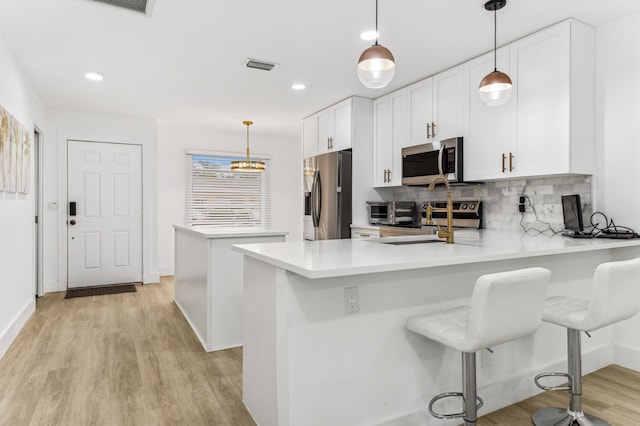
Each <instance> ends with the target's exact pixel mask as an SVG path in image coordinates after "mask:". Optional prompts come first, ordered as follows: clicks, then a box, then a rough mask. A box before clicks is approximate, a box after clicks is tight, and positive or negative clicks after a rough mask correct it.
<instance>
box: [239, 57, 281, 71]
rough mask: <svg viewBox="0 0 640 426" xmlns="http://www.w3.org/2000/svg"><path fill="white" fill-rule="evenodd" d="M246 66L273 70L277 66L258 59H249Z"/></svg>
mask: <svg viewBox="0 0 640 426" xmlns="http://www.w3.org/2000/svg"><path fill="white" fill-rule="evenodd" d="M244 66H245V67H247V68H253V69H256V70H263V71H271V70H272V69H274V68H275V66H276V64H273V63H271V62H267V61H259V60H257V59H247V60H246V62H245V63H244Z"/></svg>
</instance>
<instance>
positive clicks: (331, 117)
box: [318, 98, 353, 154]
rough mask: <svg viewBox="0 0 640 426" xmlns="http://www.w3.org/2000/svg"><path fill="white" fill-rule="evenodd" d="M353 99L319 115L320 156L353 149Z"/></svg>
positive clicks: (346, 100)
mask: <svg viewBox="0 0 640 426" xmlns="http://www.w3.org/2000/svg"><path fill="white" fill-rule="evenodd" d="M352 106H353V103H352V100H351V98H349V99H345V100H344V101H342V102H340V103H338V104H336V105H333V106H331V107H329V108H327V109H324V110H322V111H320V112H319V113H318V154H323V153H325V152H331V151H340V150H343V149H349V148H351V117H352V111H353V110H352Z"/></svg>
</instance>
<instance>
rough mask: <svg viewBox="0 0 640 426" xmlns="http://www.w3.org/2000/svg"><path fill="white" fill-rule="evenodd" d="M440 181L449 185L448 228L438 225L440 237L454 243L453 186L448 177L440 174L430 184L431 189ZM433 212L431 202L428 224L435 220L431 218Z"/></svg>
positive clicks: (428, 211) (428, 209)
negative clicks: (450, 184)
mask: <svg viewBox="0 0 640 426" xmlns="http://www.w3.org/2000/svg"><path fill="white" fill-rule="evenodd" d="M438 182H442V183H444V185H445V186H446V187H447V230H446V231H443V230H441V229H440V225H438V238H446V239H447V244H453V200H452V199H451V186H449V181H448V180H447V178H446V177H444V176H443V175H438V176H436V178H435V179H434V180H432V181H431V183H430V184H429V191H433V188H435V186H436V183H438ZM432 213H433V207H431V203H429V205H428V206H427V225H433V220H432V219H431V215H432Z"/></svg>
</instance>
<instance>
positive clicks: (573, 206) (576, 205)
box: [562, 194, 584, 232]
mask: <svg viewBox="0 0 640 426" xmlns="http://www.w3.org/2000/svg"><path fill="white" fill-rule="evenodd" d="M562 216H564V228H565V229H568V230H570V231H576V232H582V231H583V230H584V225H583V224H582V205H581V204H580V195H578V194H573V195H563V196H562Z"/></svg>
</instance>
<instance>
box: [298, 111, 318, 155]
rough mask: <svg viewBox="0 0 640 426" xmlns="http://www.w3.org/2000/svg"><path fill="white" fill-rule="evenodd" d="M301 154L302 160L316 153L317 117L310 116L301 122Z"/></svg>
mask: <svg viewBox="0 0 640 426" xmlns="http://www.w3.org/2000/svg"><path fill="white" fill-rule="evenodd" d="M302 153H303V156H304V158H309V157H313V156H314V155H316V154H317V153H318V117H317V116H316V115H312V116H311V117H307V118H305V119H304V120H302Z"/></svg>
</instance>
